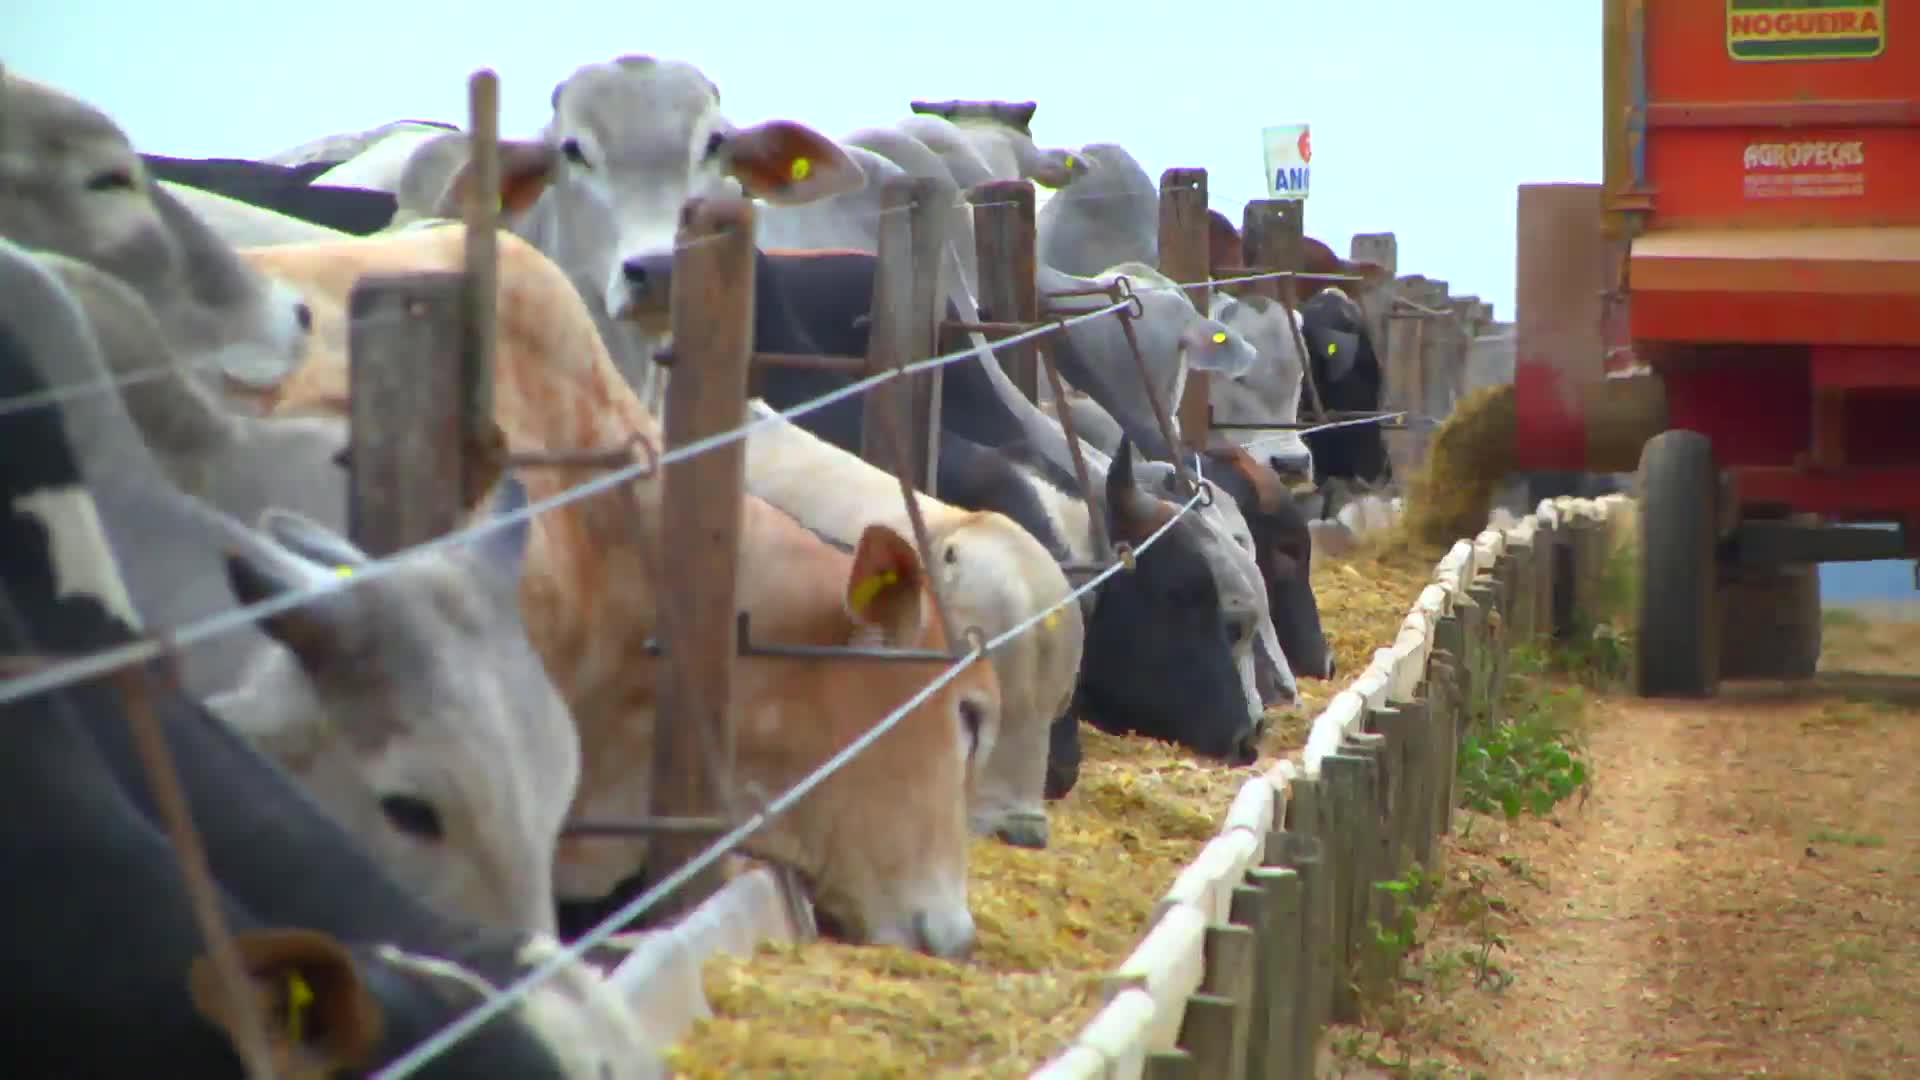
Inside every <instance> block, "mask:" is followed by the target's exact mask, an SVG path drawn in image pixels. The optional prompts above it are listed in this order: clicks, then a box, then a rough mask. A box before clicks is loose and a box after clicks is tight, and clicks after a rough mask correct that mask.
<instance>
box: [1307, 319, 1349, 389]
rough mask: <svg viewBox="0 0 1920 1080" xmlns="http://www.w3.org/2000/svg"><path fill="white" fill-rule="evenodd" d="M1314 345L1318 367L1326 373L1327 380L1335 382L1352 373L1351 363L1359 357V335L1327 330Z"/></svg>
mask: <svg viewBox="0 0 1920 1080" xmlns="http://www.w3.org/2000/svg"><path fill="white" fill-rule="evenodd" d="M1315 347H1316V348H1317V349H1318V350H1319V352H1320V369H1321V370H1322V371H1324V372H1325V373H1326V376H1327V381H1328V382H1330V383H1337V382H1339V381H1340V380H1342V379H1344V378H1346V377H1347V376H1348V375H1351V374H1353V365H1354V363H1355V362H1356V361H1357V360H1359V358H1360V338H1359V335H1357V334H1347V333H1342V332H1341V331H1339V330H1329V331H1327V332H1326V333H1325V334H1323V335H1321V338H1320V341H1319V343H1318V344H1317V345H1316V346H1315Z"/></svg>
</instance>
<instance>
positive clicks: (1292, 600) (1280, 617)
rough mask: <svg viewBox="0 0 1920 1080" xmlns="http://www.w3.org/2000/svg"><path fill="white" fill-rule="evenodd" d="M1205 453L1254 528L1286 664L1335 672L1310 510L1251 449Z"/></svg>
mask: <svg viewBox="0 0 1920 1080" xmlns="http://www.w3.org/2000/svg"><path fill="white" fill-rule="evenodd" d="M1206 457H1207V460H1208V462H1209V463H1210V465H1211V466H1212V467H1211V468H1209V469H1208V471H1207V475H1208V477H1209V478H1211V479H1212V480H1213V482H1214V483H1215V484H1217V485H1218V486H1219V487H1220V488H1222V489H1223V490H1225V491H1226V492H1227V493H1228V494H1229V495H1231V496H1232V497H1233V501H1234V503H1235V505H1237V506H1238V507H1239V508H1240V512H1241V514H1242V516H1244V517H1245V518H1246V521H1247V525H1248V527H1249V530H1250V531H1251V533H1252V534H1253V551H1252V554H1253V558H1254V561H1255V562H1256V563H1257V564H1258V565H1259V567H1260V574H1261V577H1262V578H1263V579H1264V580H1265V582H1266V588H1267V606H1268V609H1269V610H1270V611H1271V612H1272V614H1273V626H1274V631H1275V632H1276V633H1277V634H1278V635H1279V638H1280V650H1281V651H1282V652H1283V653H1285V654H1286V657H1287V664H1288V666H1289V667H1290V668H1292V669H1293V671H1295V672H1297V673H1298V674H1301V675H1304V676H1306V677H1308V678H1315V679H1330V678H1332V677H1333V670H1334V669H1333V651H1332V649H1331V648H1329V646H1328V644H1327V638H1326V634H1325V633H1324V632H1323V631H1322V630H1321V626H1320V604H1319V601H1318V600H1317V599H1316V598H1315V597H1314V595H1313V577H1312V571H1313V563H1312V560H1313V534H1312V533H1311V532H1310V531H1309V530H1308V528H1307V518H1306V515H1305V514H1303V513H1302V512H1301V511H1300V508H1299V507H1298V506H1297V505H1295V503H1294V500H1293V493H1292V492H1290V491H1288V490H1287V487H1286V484H1285V483H1284V482H1282V481H1281V479H1280V477H1279V475H1278V474H1276V473H1275V472H1274V471H1273V470H1272V469H1270V468H1268V467H1267V466H1265V465H1263V464H1261V463H1260V462H1259V461H1257V460H1255V459H1254V457H1253V455H1251V454H1249V453H1247V451H1245V450H1243V449H1241V448H1239V447H1237V446H1236V447H1220V448H1214V449H1210V450H1208V451H1207V455H1206Z"/></svg>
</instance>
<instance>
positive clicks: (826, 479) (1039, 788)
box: [747, 399, 1085, 847]
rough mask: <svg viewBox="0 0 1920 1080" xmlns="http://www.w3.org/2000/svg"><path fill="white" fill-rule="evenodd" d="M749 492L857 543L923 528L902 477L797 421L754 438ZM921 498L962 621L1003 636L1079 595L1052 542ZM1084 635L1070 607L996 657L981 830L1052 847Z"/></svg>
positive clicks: (978, 796)
mask: <svg viewBox="0 0 1920 1080" xmlns="http://www.w3.org/2000/svg"><path fill="white" fill-rule="evenodd" d="M748 407H749V410H750V412H751V416H750V419H753V420H762V419H767V418H773V417H776V416H777V415H778V414H776V413H775V412H774V410H772V409H771V408H769V407H768V406H767V405H766V403H764V402H762V401H760V400H758V399H755V400H753V401H751V402H749V403H748ZM747 487H748V489H749V490H750V491H752V492H753V493H754V494H756V495H758V496H760V497H761V498H763V499H766V500H767V501H768V502H770V503H772V504H773V505H775V506H777V507H779V508H780V509H782V510H784V511H786V512H787V513H789V514H792V515H793V516H794V518H795V519H796V520H797V521H799V522H800V523H801V524H802V525H805V526H806V527H808V528H809V529H812V530H813V531H814V532H817V533H819V534H821V535H822V536H825V537H827V538H828V539H830V540H833V541H835V542H838V543H841V544H847V545H851V544H852V543H854V542H855V541H857V540H858V539H859V538H860V533H861V530H863V529H864V528H866V527H867V526H868V525H870V524H872V523H874V522H881V523H884V524H887V525H889V526H891V527H892V528H894V529H896V530H898V531H899V532H901V533H902V534H903V535H909V536H910V535H912V532H911V522H910V521H909V519H908V517H907V511H906V504H905V501H904V500H903V499H902V498H901V496H900V486H899V480H898V478H896V477H894V476H893V475H891V474H889V473H887V472H884V471H882V470H880V469H877V468H875V467H873V466H872V465H869V464H868V463H866V462H865V461H862V460H861V459H859V458H857V457H855V456H854V455H852V454H849V453H847V452H846V451H844V450H842V449H840V448H839V447H837V446H834V445H833V444H832V443H829V442H826V441H824V440H822V439H819V438H817V437H815V436H814V435H813V434H812V433H810V432H808V431H807V430H806V429H804V428H801V427H799V426H798V425H796V424H793V423H790V422H787V421H785V420H777V419H776V420H774V422H773V423H770V424H768V425H766V426H764V427H761V428H759V429H758V430H756V431H755V432H754V433H753V434H752V435H751V436H749V438H748V440H747ZM915 501H916V502H917V503H918V504H919V507H920V513H921V516H922V517H923V519H924V520H925V522H926V526H927V534H928V536H927V542H928V544H929V545H930V547H931V551H930V554H931V555H932V557H933V560H934V562H933V565H934V567H935V569H936V573H935V575H934V577H935V580H936V581H937V582H938V583H939V586H940V588H941V591H942V595H943V597H944V598H945V600H946V603H947V604H948V605H949V607H950V612H949V614H950V615H951V616H952V619H953V622H954V625H955V626H956V627H957V628H959V629H961V630H963V631H964V630H965V628H967V627H970V626H971V627H978V628H979V629H980V630H981V631H982V632H983V633H984V634H986V635H987V637H989V638H992V637H995V636H997V635H999V634H1002V633H1005V632H1006V631H1008V630H1011V629H1012V628H1014V627H1015V626H1017V625H1019V624H1021V623H1023V622H1026V621H1027V620H1029V619H1031V618H1033V617H1035V616H1037V615H1038V614H1039V613H1040V612H1041V611H1043V610H1045V609H1046V608H1048V607H1050V606H1053V605H1055V604H1058V603H1059V602H1060V601H1061V600H1062V599H1064V598H1065V597H1066V596H1067V595H1068V594H1069V593H1071V592H1072V586H1071V585H1069V584H1068V582H1067V578H1066V575H1065V574H1064V573H1062V572H1061V570H1060V566H1059V564H1057V563H1055V562H1054V561H1053V557H1052V556H1051V555H1049V554H1048V553H1047V549H1046V548H1044V547H1042V546H1041V545H1040V542H1039V541H1037V540H1035V539H1034V538H1033V536H1032V535H1031V534H1030V533H1028V532H1027V531H1026V530H1025V529H1022V528H1021V527H1020V526H1019V525H1016V524H1015V523H1014V522H1013V521H1011V520H1009V519H1008V518H1006V517H1003V516H1001V515H999V514H995V513H978V512H973V511H967V510H961V509H957V508H955V507H952V506H949V505H947V504H946V503H943V502H940V501H939V500H937V499H934V498H931V497H929V496H926V495H917V496H916V500H915ZM1084 639H1085V628H1084V626H1083V624H1082V622H1081V612H1080V607H1079V605H1077V604H1071V603H1069V604H1064V605H1061V606H1060V607H1059V608H1058V609H1057V610H1056V612H1055V613H1054V614H1052V615H1049V616H1047V617H1045V619H1044V620H1043V621H1042V623H1041V624H1040V625H1039V626H1036V627H1034V628H1033V629H1032V630H1030V631H1029V632H1027V633H1025V634H1022V635H1020V636H1019V637H1016V638H1014V639H1013V640H1011V641H1009V642H1007V643H1006V644H1005V645H1004V646H1002V647H1001V648H1000V649H999V650H998V651H997V652H995V653H994V654H993V666H994V671H995V672H996V673H997V674H998V675H999V676H1000V696H1001V719H1000V731H999V735H998V737H997V738H996V739H995V740H994V741H993V743H992V744H991V746H990V747H989V746H987V744H986V740H985V739H984V738H983V739H982V746H983V748H984V749H983V752H982V754H981V755H980V758H978V759H976V760H979V761H981V762H982V764H981V766H980V770H979V772H978V774H977V775H976V776H975V777H974V781H973V783H974V787H973V791H972V798H971V799H970V803H971V814H970V817H971V819H972V823H973V827H974V829H975V830H976V831H978V832H982V833H992V834H995V835H998V836H1000V837H1001V838H1002V839H1004V840H1007V841H1008V842H1009V843H1013V844H1017V845H1021V846H1026V847H1045V846H1046V842H1047V817H1046V811H1045V809H1044V807H1043V803H1042V793H1043V784H1044V781H1045V774H1046V764H1047V745H1048V743H1047V740H1048V733H1049V729H1050V727H1051V725H1052V724H1053V721H1054V719H1055V718H1056V717H1059V716H1062V715H1064V714H1065V713H1066V711H1067V708H1068V705H1069V703H1070V702H1071V700H1072V698H1073V687H1074V678H1075V675H1076V674H1077V672H1078V671H1079V667H1080V652H1081V647H1082V645H1083V643H1084Z"/></svg>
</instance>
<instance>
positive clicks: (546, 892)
mask: <svg viewBox="0 0 1920 1080" xmlns="http://www.w3.org/2000/svg"><path fill="white" fill-rule="evenodd" d="M524 501H525V495H524V492H523V491H522V490H521V488H520V485H519V483H518V482H517V481H516V480H514V479H513V478H512V477H510V476H509V477H508V478H507V479H506V480H505V481H503V482H502V484H501V486H500V488H499V490H498V493H497V495H496V498H495V509H496V512H499V513H506V512H509V511H511V510H513V509H515V508H517V507H519V506H521V505H523V504H524ZM261 527H262V529H263V530H264V531H265V532H266V533H267V534H268V536H269V537H270V538H271V540H272V541H273V542H272V543H267V544H262V545H260V546H259V547H258V548H257V549H256V550H253V551H246V552H241V553H238V554H236V555H233V556H230V557H229V559H228V564H227V565H228V574H229V577H230V580H231V582H232V586H233V590H234V593H235V595H236V596H237V597H238V598H239V599H240V600H241V602H243V603H253V602H256V601H259V600H264V599H267V598H270V597H273V596H278V595H281V594H283V593H286V592H289V591H293V590H297V589H303V588H306V587H309V586H311V585H312V584H314V583H316V582H321V581H325V580H327V579H329V578H332V577H334V576H336V575H338V576H350V575H351V574H352V573H353V572H354V570H355V568H357V567H358V566H360V565H361V564H362V563H363V562H364V561H365V559H366V556H365V555H364V554H363V553H362V552H360V551H359V550H358V549H357V548H355V547H354V546H353V545H352V544H350V543H348V542H347V541H346V540H345V539H344V538H342V537H340V536H337V535H335V534H334V533H332V532H330V531H329V530H327V529H326V528H324V527H323V526H320V525H318V524H315V523H313V522H311V521H308V520H306V519H304V518H301V517H298V516H297V515H293V514H288V513H285V512H282V511H268V512H267V514H266V515H265V516H264V518H263V520H262V523H261ZM528 529H529V524H528V522H526V521H525V520H521V521H517V522H515V523H513V524H511V525H508V526H507V527H505V528H503V529H499V530H497V531H495V532H493V533H491V534H488V535H487V536H485V537H483V538H482V539H481V540H479V541H477V542H476V543H474V544H473V545H472V546H470V547H468V548H466V549H462V550H458V551H455V552H452V553H435V554H433V555H429V556H425V557H421V558H418V559H414V560H411V561H409V562H408V563H407V564H406V565H404V566H402V567H400V568H398V569H397V570H396V571H395V572H394V573H391V574H388V575H385V576H383V577H380V578H376V579H373V580H369V581H366V582H364V583H361V584H359V585H358V586H357V587H353V588H345V589H336V590H332V591H330V592H327V593H325V594H323V595H322V596H320V597H318V598H315V599H314V600H312V601H309V602H308V603H305V604H302V605H300V606H298V607H295V608H292V609H290V610H287V611H284V612H281V613H279V614H276V615H272V616H269V617H267V618H265V619H263V620H262V621H261V627H262V629H264V630H265V631H266V632H267V633H268V634H269V635H271V636H272V637H273V638H274V639H275V640H276V641H278V642H279V643H280V644H281V645H283V646H285V647H286V650H287V652H285V653H279V652H276V653H274V654H272V655H271V656H270V657H268V658H267V659H266V660H264V661H263V662H262V663H261V664H260V665H259V666H257V667H255V668H254V669H253V670H252V671H251V672H250V673H249V675H250V677H249V679H248V680H247V681H246V682H245V683H243V684H242V685H241V686H240V687H238V688H236V689H235V690H234V691H233V692H231V693H229V694H225V695H221V696H219V697H216V698H215V699H213V700H212V701H211V702H210V703H209V704H211V705H213V706H214V707H215V708H216V710H217V711H219V712H220V713H221V714H222V715H223V717H224V718H226V719H227V720H228V722H229V723H231V724H233V725H234V726H235V727H237V728H239V729H240V730H241V731H242V732H243V733H244V734H246V735H247V736H248V737H249V738H251V739H252V740H254V741H255V742H257V743H259V744H260V745H262V746H263V747H264V748H265V749H267V750H268V751H269V752H270V753H272V754H273V755H274V756H275V757H276V758H277V759H278V760H279V761H280V762H281V763H282V764H283V765H285V766H286V767H287V768H288V770H289V771H291V772H292V773H293V774H294V775H296V776H297V777H299V778H300V779H301V780H302V781H303V782H304V783H305V785H306V787H307V788H308V789H309V790H310V791H312V792H313V794H314V796H315V797H316V798H318V799H319V800H320V802H321V803H322V804H323V805H324V806H325V807H326V808H327V809H328V811H329V812H330V813H331V814H332V815H333V816H334V817H335V818H336V819H337V820H339V821H340V822H341V823H342V824H344V825H345V826H346V827H347V828H348V830H349V831H351V832H353V833H354V834H355V835H357V836H359V837H360V838H361V839H362V841H363V842H364V843H366V844H367V845H368V847H369V849H370V850H371V851H372V852H373V853H374V854H375V855H376V856H377V857H378V858H379V859H380V860H381V862H382V863H383V864H385V865H386V867H387V868H388V871H389V872H390V873H392V874H393V875H394V876H395V877H396V878H397V879H399V880H400V881H401V882H402V883H403V884H405V885H407V886H409V887H410V888H411V889H412V890H413V891H414V892H415V893H416V894H417V895H419V896H421V897H423V898H425V899H427V900H428V901H429V902H430V903H433V904H435V906H437V907H439V908H440V909H442V910H443V911H448V912H453V913H458V914H460V915H463V916H465V917H467V918H472V919H475V920H477V921H480V922H484V923H489V924H494V925H501V926H509V927H518V928H525V929H536V930H549V929H551V928H552V927H553V918H554V916H553V878H552V866H553V859H554V848H555V846H556V844H557V842H558V837H559V832H560V824H561V820H562V818H563V817H564V816H565V814H566V812H567V807H568V804H569V803H570V802H571V801H572V798H573V793H574V790H575V788H576V786H577V785H578V783H579V776H580V742H579V735H578V733H577V732H576V731H575V728H574V725H573V718H572V716H571V714H570V713H569V712H568V711H567V707H566V705H565V704H564V703H563V702H562V701H561V699H560V696H559V694H558V692H557V691H556V690H555V689H554V687H553V684H552V683H551V682H550V681H549V680H548V677H547V674H546V670H545V668H544V667H543V666H542V664H541V661H540V658H539V656H538V655H537V654H536V653H535V652H534V651H533V648H532V646H531V644H529V642H528V640H527V636H526V631H525V629H524V626H523V624H522V623H521V620H520V613H519V606H518V604H519V601H518V588H519V577H520V564H521V560H522V558H523V557H524V555H525V552H526V546H527V541H528Z"/></svg>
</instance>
